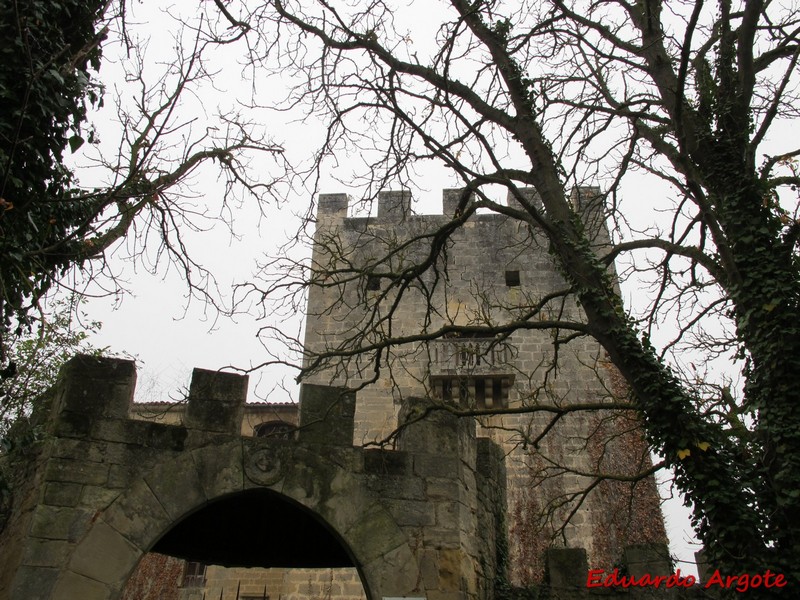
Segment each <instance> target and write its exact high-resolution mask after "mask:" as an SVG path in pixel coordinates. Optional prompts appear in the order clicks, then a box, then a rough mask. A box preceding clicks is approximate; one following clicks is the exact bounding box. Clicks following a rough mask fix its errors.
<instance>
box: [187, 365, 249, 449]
mask: <svg viewBox="0 0 800 600" xmlns="http://www.w3.org/2000/svg"><path fill="white" fill-rule="evenodd" d="M247 383H248V377H247V375H238V374H236V373H222V372H220V371H208V370H206V369H195V370H194V371H193V372H192V383H191V385H190V387H189V404H188V406H187V407H186V419H185V423H186V426H187V427H191V428H194V429H203V430H206V431H218V432H223V433H231V434H233V433H237V432H239V431H240V429H241V426H242V417H243V416H244V402H245V400H246V398H247Z"/></svg>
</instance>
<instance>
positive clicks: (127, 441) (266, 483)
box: [0, 357, 503, 600]
mask: <svg viewBox="0 0 800 600" xmlns="http://www.w3.org/2000/svg"><path fill="white" fill-rule="evenodd" d="M135 376H136V374H135V368H134V365H133V363H132V362H131V361H125V360H119V359H95V358H89V357H78V358H76V359H73V360H72V361H70V362H69V363H68V364H67V365H66V366H65V368H64V371H63V373H62V378H61V380H60V383H59V384H58V386H57V389H56V390H55V393H54V395H53V398H52V409H51V413H50V414H51V419H50V421H49V422H48V426H47V433H48V435H47V437H46V439H45V441H44V442H42V444H41V448H40V456H41V459H40V460H39V462H38V463H35V465H33V466H34V468H33V472H32V473H30V476H31V477H30V482H31V483H30V486H29V488H28V489H29V494H26V496H25V497H27V498H29V499H30V501H29V502H28V503H27V504H24V506H26V507H27V508H26V510H25V514H22V515H19V516H18V517H19V520H17V521H15V522H13V523H9V524H8V525H7V527H6V529H5V530H4V532H3V534H2V537H0V553H2V556H4V557H18V561H17V562H15V561H14V560H13V558H12V560H5V561H3V563H2V564H0V584H1V585H2V586H3V587H2V588H0V597H2V598H11V599H12V600H37V599H41V600H44V599H59V600H66V599H74V598H81V599H82V600H101V599H103V600H106V599H117V598H119V597H120V595H121V594H122V590H123V588H124V587H125V585H126V583H127V581H128V579H129V577H130V575H131V573H132V572H133V570H134V568H135V567H136V565H137V564H138V563H139V561H140V559H141V558H142V556H144V555H145V554H146V553H147V552H149V551H150V550H157V551H159V550H160V549H162V548H163V547H170V548H172V549H173V550H174V555H175V556H179V557H182V558H185V559H190V560H204V558H206V557H208V556H215V557H217V558H219V559H220V562H221V563H222V564H228V565H229V566H245V567H250V566H254V565H255V564H256V563H257V564H267V565H268V562H269V561H270V560H272V559H275V560H278V558H279V559H280V560H288V559H287V556H289V558H290V559H291V560H294V561H296V562H297V564H298V566H310V565H305V564H302V561H303V560H304V557H306V556H307V555H309V554H313V552H311V550H314V549H315V547H313V546H312V547H309V545H308V544H312V545H314V546H318V545H319V542H318V540H317V539H316V536H315V535H309V536H307V537H303V536H299V541H300V543H299V544H290V543H288V542H290V541H293V540H292V538H291V536H290V534H283V533H282V534H281V536H283V537H277V538H276V537H270V535H268V533H269V531H270V530H271V529H272V528H273V527H275V528H277V526H278V525H280V526H281V527H283V528H284V529H283V530H286V529H287V527H288V531H291V530H292V528H293V527H295V526H296V525H298V524H299V523H300V522H301V520H300V517H301V516H302V517H303V518H304V519H305V521H302V522H304V523H305V525H304V527H308V526H309V525H308V524H309V523H311V524H313V525H314V526H315V527H320V528H322V529H324V530H325V531H326V532H328V533H327V534H326V535H329V536H331V535H332V538H331V539H334V540H336V543H337V544H339V554H338V555H334V554H331V555H330V556H331V558H330V560H332V561H340V560H341V554H342V550H345V554H346V555H347V556H348V557H349V558H348V560H350V561H351V563H352V565H353V566H354V567H355V568H356V569H357V570H358V573H359V574H360V576H361V581H362V583H363V586H364V591H365V594H366V596H367V597H369V598H381V597H384V596H392V597H395V596H426V597H428V598H430V599H431V600H462V599H473V598H474V599H475V600H478V599H487V600H488V599H491V598H492V597H493V594H494V587H493V582H494V574H495V572H496V571H497V568H496V567H497V564H496V561H495V558H496V556H497V552H496V550H495V549H494V548H492V547H490V545H491V544H494V543H495V540H496V539H497V538H498V537H502V531H500V530H499V529H498V525H499V521H500V517H499V515H498V511H497V507H496V506H493V505H488V504H487V503H489V504H491V503H494V502H497V501H498V499H499V498H500V496H498V495H497V493H498V492H497V490H496V489H494V488H496V487H497V486H496V485H492V484H491V483H490V482H493V481H500V480H501V479H502V478H501V477H500V476H499V475H498V474H497V472H496V471H497V470H499V469H502V461H501V460H500V458H501V457H502V453H500V452H498V451H494V452H493V451H491V450H488V451H487V450H486V448H491V443H490V442H489V441H488V440H487V441H484V442H482V443H481V446H482V447H483V448H484V450H483V451H482V452H480V453H479V451H478V444H477V441H476V438H475V428H474V424H473V423H471V422H469V421H465V420H459V419H456V418H454V417H452V416H450V415H447V414H441V415H439V416H437V419H436V423H437V425H436V427H434V428H431V427H429V426H428V424H427V423H420V424H419V425H418V426H416V425H413V424H412V425H409V427H408V430H407V431H408V433H407V435H406V436H404V440H403V442H402V448H400V449H397V450H390V449H372V450H365V449H363V448H360V447H353V446H352V439H353V430H354V425H353V414H354V411H355V398H354V396H353V394H352V393H351V392H349V391H348V390H346V389H341V388H329V387H324V386H315V385H309V384H306V385H304V386H303V387H302V388H301V396H300V413H299V430H298V432H297V435H296V436H294V437H293V438H292V439H284V438H254V437H249V436H248V437H243V436H242V435H241V431H242V419H243V417H244V401H245V397H246V388H247V378H246V377H242V376H239V375H234V374H227V373H218V372H211V371H203V370H199V369H196V370H195V372H194V374H193V379H192V384H191V389H190V394H189V401H188V403H187V405H186V414H185V416H184V418H183V419H182V421H183V422H182V424H180V425H177V424H163V423H151V422H145V421H142V420H132V419H129V418H128V414H129V411H130V409H131V406H130V402H131V399H132V397H133V391H134V385H135ZM418 404H419V402H418V401H415V400H413V399H409V405H418ZM487 445H488V446H487ZM479 456H483V458H480V459H479ZM489 487H491V488H493V489H494V492H493V493H492V494H489V493H487V492H486V490H487V488H489ZM478 490H484V492H483V493H482V494H479V493H478ZM245 501H246V502H245ZM254 502H257V503H263V504H258V506H256V508H255V509H253V504H254ZM237 503H238V504H237ZM499 504H500V505H501V506H502V504H503V502H502V501H500V502H499ZM220 506H222V507H225V506H231V507H233V508H232V509H231V510H233V511H235V508H236V507H237V506H249V507H250V508H248V510H249V511H251V512H248V513H247V514H245V515H243V519H242V520H240V521H237V518H238V517H239V515H237V514H235V512H234V513H231V512H229V513H225V514H220V513H219V512H216V513H215V512H213V511H214V510H215V509H218V507H220ZM260 506H269V507H270V508H269V509H264V510H261V509H260V508H259V507H260ZM277 509H280V511H282V512H281V513H280V514H281V517H280V518H279V519H275V520H274V521H270V520H268V519H266V520H265V519H264V518H263V515H264V514H275V513H270V511H273V510H277ZM209 511H211V512H209ZM206 514H211V515H214V518H209V519H206V520H205V521H204V520H203V518H204V515H206ZM259 514H261V515H262V516H261V518H256V517H257V515H259ZM309 516H310V517H311V518H308V517H309ZM221 518H224V520H225V522H233V523H237V525H236V529H235V530H234V531H232V532H229V531H228V530H226V529H221V528H220V526H219V524H218V522H217V521H216V520H215V519H221ZM196 519H199V520H196ZM256 521H258V522H260V523H261V525H260V526H261V527H262V529H260V530H254V529H252V527H251V526H252V525H254V524H255V523H256ZM189 522H191V523H197V524H199V526H200V528H199V529H197V530H195V531H190V532H188V533H197V532H203V535H202V536H200V537H198V538H192V537H182V536H186V535H187V533H186V532H184V533H181V534H180V535H179V534H176V533H175V532H181V531H182V529H181V528H182V527H183V525H184V524H185V523H189ZM242 522H244V523H245V524H244V525H241V524H239V523H242ZM322 529H320V531H322ZM254 531H257V533H255V534H254ZM229 534H230V535H229ZM176 536H177V537H176ZM226 536H228V537H226ZM209 540H214V543H211V542H210V541H209ZM245 544H251V545H249V546H247V547H246V548H242V545H245ZM331 551H333V550H331ZM292 553H293V554H292ZM196 554H198V555H199V556H195V555H196ZM318 554H319V553H318ZM327 556H328V555H326V554H325V553H323V555H321V556H317V559H318V560H322V561H323V562H324V561H325V560H329V559H328V558H326V557H327ZM259 557H262V558H259ZM263 557H266V558H263ZM275 557H278V558H275ZM211 562H214V561H211ZM233 563H238V564H233ZM348 577H349V578H350V579H352V575H349V576H348ZM306 583H308V582H307V580H306ZM312 583H314V582H312ZM321 583H322V581H321V580H318V581H316V583H315V584H314V585H316V584H321ZM323 587H324V586H323ZM331 591H332V588H331Z"/></svg>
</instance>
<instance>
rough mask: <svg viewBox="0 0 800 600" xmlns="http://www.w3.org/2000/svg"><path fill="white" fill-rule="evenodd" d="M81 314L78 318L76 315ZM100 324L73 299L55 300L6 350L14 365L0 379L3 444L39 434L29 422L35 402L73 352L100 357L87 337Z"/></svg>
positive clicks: (28, 440)
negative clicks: (31, 327) (9, 348)
mask: <svg viewBox="0 0 800 600" xmlns="http://www.w3.org/2000/svg"><path fill="white" fill-rule="evenodd" d="M76 317H80V318H76ZM99 329H100V323H99V322H97V321H91V320H87V317H86V315H85V314H80V313H79V310H78V307H77V306H76V300H75V299H74V298H70V299H63V300H58V301H56V302H55V303H54V306H53V310H52V314H50V315H49V316H48V317H46V318H43V319H41V320H39V321H38V323H37V326H35V327H33V329H32V331H31V332H30V333H28V334H26V335H23V336H22V337H20V338H19V339H18V340H17V341H16V343H15V344H14V345H13V346H12V348H11V350H10V351H9V356H8V358H9V364H11V365H13V367H12V369H10V371H13V374H11V373H7V375H8V376H7V377H5V378H4V379H3V380H2V381H0V439H1V440H2V444H3V446H5V447H6V448H8V447H9V446H13V445H18V444H23V445H24V444H26V443H30V442H31V441H33V440H34V439H35V438H36V437H38V432H36V431H35V430H34V428H32V427H31V426H30V424H29V423H28V417H29V416H30V415H31V413H32V411H33V409H34V407H35V404H36V402H37V401H38V400H39V399H40V398H42V397H43V396H44V394H45V393H46V392H47V390H49V389H50V388H51V387H52V386H53V385H54V384H55V382H56V379H57V377H58V372H59V370H60V369H61V366H62V365H63V364H64V363H65V362H67V361H68V360H69V359H70V358H72V357H73V356H75V355H76V354H89V355H93V356H99V355H101V354H102V353H103V351H102V349H98V348H95V347H93V346H92V345H91V344H90V343H89V337H90V336H91V335H92V334H93V333H96V332H97V331H98V330H99Z"/></svg>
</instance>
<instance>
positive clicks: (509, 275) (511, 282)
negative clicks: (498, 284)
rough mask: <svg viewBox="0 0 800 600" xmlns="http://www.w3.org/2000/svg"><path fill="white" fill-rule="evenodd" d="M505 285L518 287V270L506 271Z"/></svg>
mask: <svg viewBox="0 0 800 600" xmlns="http://www.w3.org/2000/svg"><path fill="white" fill-rule="evenodd" d="M506 287H519V271H506Z"/></svg>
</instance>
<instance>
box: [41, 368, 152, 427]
mask: <svg viewBox="0 0 800 600" xmlns="http://www.w3.org/2000/svg"><path fill="white" fill-rule="evenodd" d="M58 385H59V394H58V397H59V406H57V413H60V414H61V416H62V419H64V420H65V422H66V423H73V424H74V423H75V422H76V419H75V418H74V417H75V415H76V414H77V415H82V416H84V417H85V418H88V419H89V420H90V421H93V420H95V419H98V418H102V417H107V418H118V419H124V418H125V417H126V416H127V414H128V407H129V406H130V403H131V401H132V400H133V392H134V388H135V387H136V365H135V363H134V362H133V361H132V360H124V359H119V358H96V357H91V356H85V355H78V356H76V357H74V358H72V359H70V360H69V361H67V362H66V363H65V364H64V366H63V367H62V369H61V374H60V383H59V384H58ZM68 413H72V414H68ZM77 421H82V419H80V418H78V419H77ZM83 423H84V424H85V421H83ZM77 432H78V431H77V430H76V433H77Z"/></svg>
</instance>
